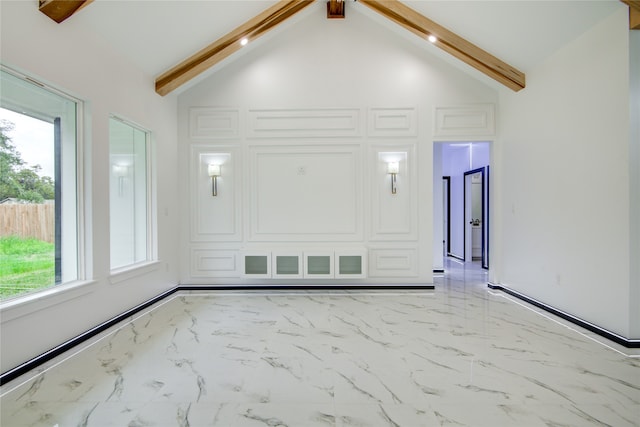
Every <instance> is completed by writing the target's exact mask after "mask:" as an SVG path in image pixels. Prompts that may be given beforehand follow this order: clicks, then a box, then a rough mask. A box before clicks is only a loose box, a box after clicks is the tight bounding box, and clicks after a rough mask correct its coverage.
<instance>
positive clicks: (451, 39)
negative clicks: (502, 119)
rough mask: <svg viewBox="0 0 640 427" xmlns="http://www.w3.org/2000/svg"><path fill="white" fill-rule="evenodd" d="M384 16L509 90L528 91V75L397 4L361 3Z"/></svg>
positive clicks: (387, 1) (389, 0) (387, 0)
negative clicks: (429, 40) (433, 41)
mask: <svg viewBox="0 0 640 427" xmlns="http://www.w3.org/2000/svg"><path fill="white" fill-rule="evenodd" d="M359 3H362V4H364V5H366V6H368V7H370V8H371V9H373V10H374V11H376V12H378V13H380V14H381V15H382V16H384V17H386V18H389V19H390V20H392V21H393V22H395V23H397V24H399V25H401V26H403V27H404V28H406V29H407V30H409V31H411V32H412V33H414V34H416V35H418V36H420V37H422V38H425V39H427V38H428V37H429V36H435V37H436V38H437V41H436V42H435V43H434V44H435V45H436V46H437V47H439V48H441V49H442V50H444V51H445V52H447V53H449V54H451V55H453V56H455V57H456V58H458V59H460V60H461V61H463V62H465V63H467V64H468V65H471V66H472V67H473V68H475V69H477V70H479V71H481V72H483V73H484V74H486V75H487V76H489V77H491V78H492V79H494V80H496V81H498V82H500V83H502V84H503V85H505V86H507V87H508V88H510V89H512V90H514V91H516V92H517V91H519V90H520V89H523V88H524V87H525V75H524V73H523V72H521V71H518V70H517V69H516V68H515V67H512V66H511V65H509V64H507V63H505V62H503V61H501V60H500V59H498V58H496V57H495V56H493V55H491V54H490V53H489V52H486V51H484V50H483V49H481V48H479V47H478V46H476V45H474V44H472V43H470V42H468V41H467V40H465V39H463V38H462V37H460V36H458V35H457V34H455V33H453V32H452V31H449V30H448V29H446V28H445V27H443V26H441V25H439V24H437V23H436V22H434V21H432V20H430V19H429V18H427V17H425V16H424V15H421V14H420V13H418V12H416V11H415V10H413V9H411V8H410V7H409V6H407V5H405V4H403V3H401V2H400V1H398V0H359Z"/></svg>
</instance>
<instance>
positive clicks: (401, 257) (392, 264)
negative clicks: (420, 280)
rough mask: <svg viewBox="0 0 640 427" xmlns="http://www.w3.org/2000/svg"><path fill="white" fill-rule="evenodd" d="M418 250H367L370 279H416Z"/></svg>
mask: <svg viewBox="0 0 640 427" xmlns="http://www.w3.org/2000/svg"><path fill="white" fill-rule="evenodd" d="M417 260H418V250H417V249H415V248H401V249H375V248H370V249H369V276H370V277H417V276H418V264H417Z"/></svg>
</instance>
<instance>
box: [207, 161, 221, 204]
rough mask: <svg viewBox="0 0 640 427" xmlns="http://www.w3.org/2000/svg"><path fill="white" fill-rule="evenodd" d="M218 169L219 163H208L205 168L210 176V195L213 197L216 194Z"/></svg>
mask: <svg viewBox="0 0 640 427" xmlns="http://www.w3.org/2000/svg"><path fill="white" fill-rule="evenodd" d="M220 171H221V167H220V165H214V164H213V163H211V164H209V167H208V168H207V172H208V173H209V176H210V177H211V195H212V196H214V197H215V196H217V195H218V177H219V176H220V175H221V174H220Z"/></svg>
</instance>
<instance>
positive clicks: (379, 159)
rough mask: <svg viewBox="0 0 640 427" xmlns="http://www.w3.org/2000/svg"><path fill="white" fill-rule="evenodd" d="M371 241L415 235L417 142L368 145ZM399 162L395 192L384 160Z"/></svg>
mask: <svg viewBox="0 0 640 427" xmlns="http://www.w3.org/2000/svg"><path fill="white" fill-rule="evenodd" d="M369 150H370V157H369V158H370V162H371V167H370V168H369V172H370V176H369V182H370V183H371V235H370V240H372V241H382V240H384V241H389V240H394V241H415V240H417V239H418V192H417V188H418V183H417V181H418V172H417V167H416V166H415V165H416V160H417V159H416V144H415V143H411V144H386V145H382V144H375V145H372V146H371V147H370V149H369ZM388 162H398V163H399V173H398V175H397V181H396V182H397V185H396V187H397V190H396V194H392V193H391V175H389V174H388V173H387V163H388Z"/></svg>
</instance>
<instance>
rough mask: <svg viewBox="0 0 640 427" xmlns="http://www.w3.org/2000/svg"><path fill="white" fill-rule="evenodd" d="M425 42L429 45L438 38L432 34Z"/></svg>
mask: <svg viewBox="0 0 640 427" xmlns="http://www.w3.org/2000/svg"><path fill="white" fill-rule="evenodd" d="M427 40H429V41H430V42H431V43H435V42H437V41H438V38H437V37H436V36H434V35H433V34H430V35H429V37H427Z"/></svg>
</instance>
